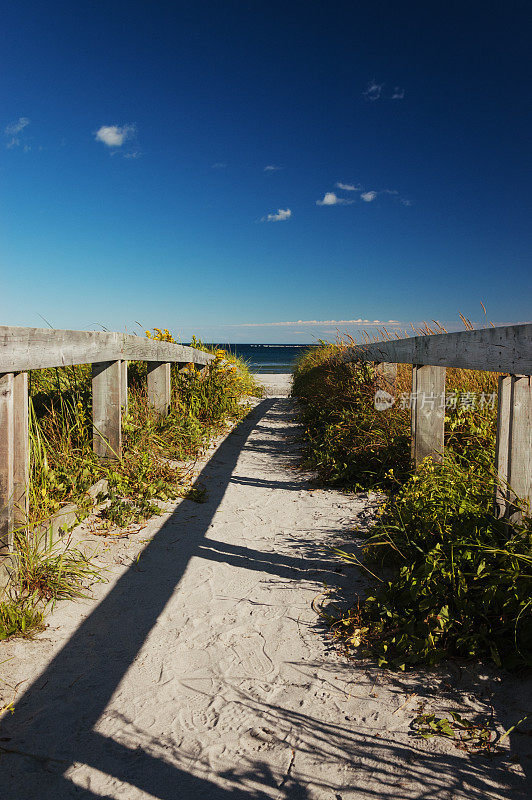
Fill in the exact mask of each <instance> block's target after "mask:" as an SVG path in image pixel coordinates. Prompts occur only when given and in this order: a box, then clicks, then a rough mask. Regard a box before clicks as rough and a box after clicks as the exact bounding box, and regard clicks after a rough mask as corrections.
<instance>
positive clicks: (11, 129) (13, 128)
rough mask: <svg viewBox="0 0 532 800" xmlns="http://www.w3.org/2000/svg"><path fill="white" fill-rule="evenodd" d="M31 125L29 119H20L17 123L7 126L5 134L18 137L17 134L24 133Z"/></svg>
mask: <svg viewBox="0 0 532 800" xmlns="http://www.w3.org/2000/svg"><path fill="white" fill-rule="evenodd" d="M29 124H30V121H29V119H28V118H27V117H19V118H18V119H17V121H16V122H10V123H9V124H8V125H6V127H5V128H4V133H5V135H6V136H16V135H17V133H20V132H21V131H23V130H24V128H26V127H27V126H28V125H29Z"/></svg>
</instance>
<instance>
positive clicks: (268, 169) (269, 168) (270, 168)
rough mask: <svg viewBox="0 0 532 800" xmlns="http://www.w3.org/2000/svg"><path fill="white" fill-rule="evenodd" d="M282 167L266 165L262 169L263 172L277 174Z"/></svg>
mask: <svg viewBox="0 0 532 800" xmlns="http://www.w3.org/2000/svg"><path fill="white" fill-rule="evenodd" d="M280 169H282V167H277V166H276V165H275V164H268V165H267V166H266V167H264V172H279V170H280Z"/></svg>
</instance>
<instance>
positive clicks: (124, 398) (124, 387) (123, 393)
mask: <svg viewBox="0 0 532 800" xmlns="http://www.w3.org/2000/svg"><path fill="white" fill-rule="evenodd" d="M120 369H121V373H120V392H121V400H120V405H121V406H122V412H123V413H124V414H127V412H128V402H127V361H121V362H120Z"/></svg>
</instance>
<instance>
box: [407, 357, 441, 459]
mask: <svg viewBox="0 0 532 800" xmlns="http://www.w3.org/2000/svg"><path fill="white" fill-rule="evenodd" d="M444 428H445V367H432V366H428V365H421V364H413V365H412V417H411V440H410V452H411V456H412V461H413V462H414V465H415V466H416V467H418V466H419V464H421V462H422V461H423V459H424V458H427V456H430V458H431V459H432V461H434V462H435V463H440V462H441V460H442V457H443V444H444Z"/></svg>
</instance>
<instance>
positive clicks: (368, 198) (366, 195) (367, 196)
mask: <svg viewBox="0 0 532 800" xmlns="http://www.w3.org/2000/svg"><path fill="white" fill-rule="evenodd" d="M360 197H361V198H362V200H363V201H364V202H365V203H372V202H373V200H375V198H376V197H377V192H362V194H361V195H360Z"/></svg>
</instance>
